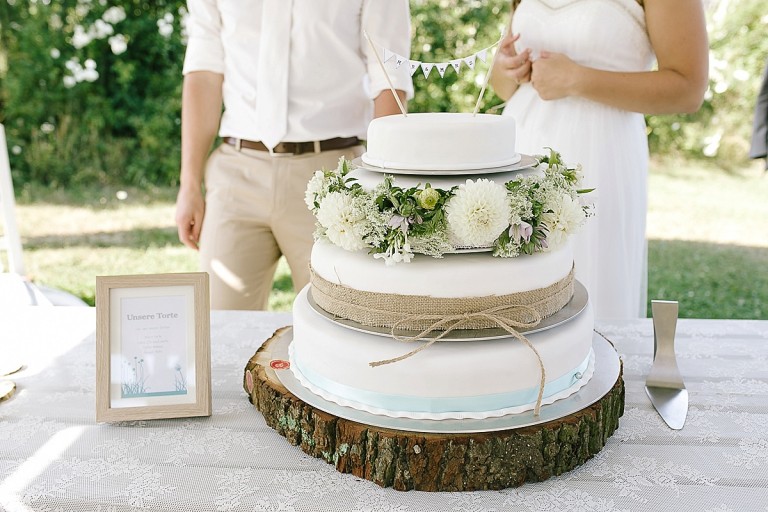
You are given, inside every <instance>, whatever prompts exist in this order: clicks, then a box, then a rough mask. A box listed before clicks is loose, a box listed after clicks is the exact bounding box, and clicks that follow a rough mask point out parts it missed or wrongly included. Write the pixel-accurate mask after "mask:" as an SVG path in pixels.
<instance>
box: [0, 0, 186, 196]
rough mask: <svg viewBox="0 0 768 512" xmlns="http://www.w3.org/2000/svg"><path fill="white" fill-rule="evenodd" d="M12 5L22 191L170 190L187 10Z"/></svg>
mask: <svg viewBox="0 0 768 512" xmlns="http://www.w3.org/2000/svg"><path fill="white" fill-rule="evenodd" d="M105 3H106V2H92V1H88V0H78V1H75V0H65V1H56V2H21V1H18V0H17V1H8V3H7V4H6V5H5V6H2V7H1V8H2V9H3V14H2V17H1V18H0V23H2V25H1V26H0V34H1V35H0V40H1V41H2V42H3V43H4V44H3V47H4V48H6V61H7V69H5V70H0V73H2V76H3V81H2V88H1V89H0V102H1V103H0V106H1V107H2V110H1V111H2V118H1V119H0V121H2V122H3V123H4V124H5V125H6V129H7V132H8V144H9V147H10V148H11V166H12V168H13V170H14V179H15V181H16V182H17V183H19V184H24V183H30V182H38V183H46V184H51V185H63V186H65V185H69V184H73V183H74V184H92V183H100V184H104V183H130V184H135V185H149V184H152V183H166V184H167V183H174V181H175V180H176V175H177V174H178V161H179V144H178V141H179V137H180V110H181V101H180V98H181V78H180V77H181V65H182V59H183V52H184V43H183V25H182V20H183V18H184V15H185V12H186V10H185V7H184V4H185V2H183V1H163V0H156V1H154V2H143V1H136V0H134V1H131V0H122V1H112V2H110V4H109V5H102V4H105Z"/></svg>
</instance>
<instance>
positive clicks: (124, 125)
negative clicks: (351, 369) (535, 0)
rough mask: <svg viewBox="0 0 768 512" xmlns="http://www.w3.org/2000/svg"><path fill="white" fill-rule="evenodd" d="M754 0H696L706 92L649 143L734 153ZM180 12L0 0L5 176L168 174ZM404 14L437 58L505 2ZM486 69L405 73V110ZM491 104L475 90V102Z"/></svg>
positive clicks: (466, 49) (125, 180) (177, 2)
mask: <svg viewBox="0 0 768 512" xmlns="http://www.w3.org/2000/svg"><path fill="white" fill-rule="evenodd" d="M763 3H764V2H763V0H711V1H710V2H709V6H710V8H709V12H708V18H709V32H710V43H711V58H710V62H711V70H710V71H711V73H710V74H711V79H710V89H709V92H708V94H707V98H706V101H705V103H704V106H703V107H702V109H701V110H700V111H699V112H698V113H696V114H694V115H676V116H649V117H648V127H649V130H648V131H649V141H650V144H651V149H652V151H653V152H654V153H656V154H670V153H676V154H679V155H683V156H686V157H691V156H692V157H698V158H711V159H715V160H717V161H718V162H720V163H721V164H722V165H723V166H726V167H727V166H731V165H733V166H736V165H741V164H743V163H745V161H746V158H747V157H746V155H747V145H748V141H749V139H750V136H751V126H752V115H753V109H754V104H755V97H756V93H757V91H758V89H759V80H760V76H761V74H762V69H763V66H764V65H765V62H766V57H768V38H766V37H765V33H766V25H767V24H768V17H766V16H765V13H764V5H763ZM103 4H106V5H103ZM185 14H186V9H185V2H184V1H183V0H156V1H153V2H148V1H145V0H109V2H107V1H99V2H96V1H93V0H56V1H52V0H38V1H35V2H25V1H22V0H5V1H2V0H0V122H2V123H4V124H5V126H6V131H7V137H8V144H9V147H10V148H11V155H10V156H11V167H12V169H13V171H14V176H13V177H14V181H15V182H16V184H17V185H23V184H26V183H33V182H34V183H42V184H51V185H59V186H68V185H88V184H125V185H139V186H146V185H150V184H156V185H174V184H175V183H176V182H177V179H178V166H179V152H180V146H179V140H180V110H181V67H182V62H183V58H184V18H185ZM411 14H412V18H413V27H414V30H413V46H412V54H413V58H414V59H416V60H421V61H426V62H435V61H438V62H443V61H445V60H449V59H451V58H454V57H456V58H458V57H464V56H468V55H471V54H473V53H475V52H477V51H478V50H480V49H482V48H485V47H488V46H490V45H491V44H493V43H494V42H495V41H496V40H497V39H498V37H499V34H500V32H501V30H502V29H503V28H504V26H505V25H506V24H507V23H508V21H509V1H508V0H488V1H482V0H470V1H466V0H411ZM486 69H487V67H486V66H485V65H479V66H478V67H477V68H476V70H475V71H472V72H469V71H467V69H466V68H464V69H463V71H462V73H461V74H460V75H457V74H456V73H455V72H454V71H453V70H452V69H450V68H449V69H448V70H447V71H446V73H445V76H444V77H443V78H440V77H439V75H438V73H437V72H436V71H435V70H433V71H432V73H431V75H430V78H429V80H426V79H425V78H424V77H423V75H422V74H421V73H420V72H418V71H417V73H416V74H415V75H414V85H415V88H416V96H415V98H414V100H413V101H412V102H411V104H410V105H409V108H410V110H412V111H415V112H427V111H462V112H471V111H472V110H473V109H474V107H475V102H476V100H477V98H478V95H479V93H480V88H481V85H482V82H483V80H484V78H485V70H486ZM500 103H501V101H500V100H499V98H498V97H496V96H495V95H494V94H493V92H492V91H491V90H488V91H486V92H485V94H484V96H483V99H482V103H481V111H488V110H489V109H493V108H494V107H496V106H498V105H499V104H500Z"/></svg>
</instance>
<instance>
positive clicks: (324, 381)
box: [291, 350, 592, 413]
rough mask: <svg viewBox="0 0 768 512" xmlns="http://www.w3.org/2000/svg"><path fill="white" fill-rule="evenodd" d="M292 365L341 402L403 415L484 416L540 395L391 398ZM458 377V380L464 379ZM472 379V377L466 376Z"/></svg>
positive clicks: (563, 385) (574, 374) (575, 375)
mask: <svg viewBox="0 0 768 512" xmlns="http://www.w3.org/2000/svg"><path fill="white" fill-rule="evenodd" d="M591 354H592V352H591V350H590V353H589V355H587V358H586V359H584V361H583V362H582V363H581V364H580V365H579V366H578V367H577V368H576V369H574V370H572V371H570V372H568V373H566V374H565V375H563V376H562V377H560V378H558V379H555V380H553V381H552V382H548V383H547V384H546V385H545V386H544V398H547V397H550V396H553V395H556V394H558V393H561V392H562V391H564V390H566V389H568V388H569V387H571V386H573V384H574V383H576V381H578V380H579V379H581V378H582V376H583V375H584V372H585V371H586V369H587V367H588V366H589V359H590V356H591ZM293 356H294V357H293V360H292V361H291V367H292V369H295V370H297V371H298V372H299V373H301V374H302V376H303V377H304V378H305V379H306V380H307V381H308V382H309V383H311V384H312V385H314V386H316V387H318V388H320V389H323V390H325V391H327V392H328V393H331V394H333V395H335V396H337V397H339V398H342V399H345V400H350V401H353V402H358V403H360V404H364V405H368V406H371V407H375V408H379V409H386V410H389V411H403V412H430V413H444V412H457V411H464V412H483V411H497V410H500V409H507V408H512V407H520V406H523V405H531V406H532V405H534V404H535V403H536V398H537V397H538V394H539V387H538V386H533V387H530V388H526V389H521V390H518V391H514V392H511V393H494V394H490V395H479V396H463V397H415V396H403V395H390V394H385V393H379V392H377V391H367V390H363V389H358V388H353V387H351V386H347V385H346V384H340V383H338V382H335V381H333V380H331V379H328V378H327V377H324V376H322V375H319V374H317V373H316V372H314V371H312V370H309V369H307V366H306V365H305V364H303V362H302V361H301V360H300V359H299V358H296V353H295V352H294V354H293ZM461 377H462V376H461V375H456V378H459V379H460V378H461ZM467 378H469V376H467Z"/></svg>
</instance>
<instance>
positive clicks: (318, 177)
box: [304, 171, 325, 210]
mask: <svg viewBox="0 0 768 512" xmlns="http://www.w3.org/2000/svg"><path fill="white" fill-rule="evenodd" d="M324 190H325V174H324V173H323V171H315V174H313V175H312V179H310V180H309V183H307V190H306V192H304V202H305V203H307V208H309V209H310V210H314V209H315V200H317V199H321V198H320V197H319V196H320V194H321V193H322V192H323V191H324Z"/></svg>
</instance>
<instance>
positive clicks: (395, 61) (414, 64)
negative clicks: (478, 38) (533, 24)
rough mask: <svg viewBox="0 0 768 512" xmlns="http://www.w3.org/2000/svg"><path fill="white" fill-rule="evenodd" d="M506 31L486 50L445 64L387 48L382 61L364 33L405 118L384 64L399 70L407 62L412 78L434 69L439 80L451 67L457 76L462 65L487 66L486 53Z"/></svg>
mask: <svg viewBox="0 0 768 512" xmlns="http://www.w3.org/2000/svg"><path fill="white" fill-rule="evenodd" d="M508 30H509V29H508V28H505V29H504V30H503V31H502V33H501V38H500V39H499V40H498V41H496V42H495V43H493V44H492V45H490V46H488V47H486V48H483V49H482V50H480V51H477V52H475V53H473V54H472V55H469V56H468V57H462V58H459V59H450V60H447V61H445V62H422V61H419V60H411V59H409V58H407V57H404V56H402V55H400V54H398V53H396V52H393V51H392V50H390V49H389V48H383V50H384V59H383V60H382V59H381V57H379V53H378V51H377V50H376V46H375V45H374V43H373V41H372V40H371V37H370V36H369V35H368V32H367V31H366V32H365V37H366V39H368V43H369V44H370V45H371V48H372V49H373V53H374V55H375V56H376V59H377V60H378V62H379V65H380V66H381V69H382V71H384V75H386V77H387V81H388V82H389V87H390V89H391V90H392V94H393V95H394V96H395V99H396V100H397V104H398V106H399V107H400V111H401V112H402V113H403V115H404V116H406V113H405V108H404V107H403V106H402V104H401V103H400V98H399V97H398V96H397V93H396V92H395V88H394V86H393V85H392V80H391V79H390V77H389V73H387V69H386V67H385V66H384V63H385V62H388V63H390V64H391V65H393V66H394V68H395V69H399V68H400V66H402V65H403V63H404V62H408V66H409V68H410V73H411V76H413V75H414V73H416V70H417V69H421V71H422V73H424V78H429V74H430V73H431V72H432V69H433V68H435V69H437V72H438V74H440V78H444V77H445V72H446V71H447V70H448V68H449V67H452V68H453V69H454V71H455V72H456V74H458V73H459V72H460V71H461V65H462V63H463V64H465V65H466V66H467V67H468V68H469V69H470V70H474V69H475V66H476V64H477V61H478V60H480V61H481V62H483V63H485V64H487V63H488V52H490V51H492V49H493V48H495V47H497V46H499V45H500V44H501V41H502V40H503V39H504V38H505V37H506V35H507V32H508ZM498 53H499V52H498V50H497V51H495V52H493V58H492V59H491V63H490V66H488V71H487V72H486V74H485V79H484V80H483V86H482V88H481V90H480V95H479V96H478V98H477V103H476V104H475V110H474V112H473V113H472V115H477V112H478V110H479V109H480V102H481V101H482V99H483V95H484V94H485V89H486V88H487V87H488V80H489V79H490V77H491V71H492V70H493V65H494V63H495V62H496V55H497V54H498Z"/></svg>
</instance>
